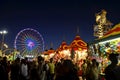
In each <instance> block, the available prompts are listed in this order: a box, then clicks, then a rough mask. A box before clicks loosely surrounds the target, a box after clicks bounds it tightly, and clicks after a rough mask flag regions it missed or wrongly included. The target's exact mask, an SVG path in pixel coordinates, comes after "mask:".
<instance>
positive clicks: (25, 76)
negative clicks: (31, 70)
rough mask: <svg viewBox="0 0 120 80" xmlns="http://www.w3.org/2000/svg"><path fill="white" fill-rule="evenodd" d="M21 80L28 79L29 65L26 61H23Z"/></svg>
mask: <svg viewBox="0 0 120 80" xmlns="http://www.w3.org/2000/svg"><path fill="white" fill-rule="evenodd" d="M21 78H22V80H27V79H28V65H27V62H26V60H25V59H22V60H21Z"/></svg>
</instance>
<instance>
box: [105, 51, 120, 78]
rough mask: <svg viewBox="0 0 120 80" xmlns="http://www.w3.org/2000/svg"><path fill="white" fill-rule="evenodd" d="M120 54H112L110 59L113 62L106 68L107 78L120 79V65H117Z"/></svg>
mask: <svg viewBox="0 0 120 80" xmlns="http://www.w3.org/2000/svg"><path fill="white" fill-rule="evenodd" d="M117 56H118V54H114V53H112V54H110V55H109V60H110V61H111V64H110V65H108V66H107V67H106V68H105V79H106V80H120V76H119V74H120V67H119V66H118V65H117V63H118V57H117Z"/></svg>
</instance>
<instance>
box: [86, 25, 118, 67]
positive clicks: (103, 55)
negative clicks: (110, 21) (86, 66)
mask: <svg viewBox="0 0 120 80" xmlns="http://www.w3.org/2000/svg"><path fill="white" fill-rule="evenodd" d="M88 45H89V46H88V52H89V56H90V57H91V58H95V59H97V60H98V62H101V63H102V64H103V68H105V67H106V66H108V65H109V64H110V61H109V60H108V56H109V54H111V53H114V54H120V24H117V25H115V26H114V27H113V28H112V29H111V30H110V31H108V32H107V33H106V34H105V35H104V36H103V37H101V38H100V39H97V40H95V41H93V42H91V43H89V44H88Z"/></svg>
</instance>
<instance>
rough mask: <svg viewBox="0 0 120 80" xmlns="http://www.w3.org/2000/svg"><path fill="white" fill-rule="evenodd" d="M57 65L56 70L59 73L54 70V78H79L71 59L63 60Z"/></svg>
mask: <svg viewBox="0 0 120 80" xmlns="http://www.w3.org/2000/svg"><path fill="white" fill-rule="evenodd" d="M58 66H59V67H58V68H57V71H59V72H60V73H59V72H57V71H56V73H57V75H56V77H55V80H79V76H78V74H77V70H76V69H75V65H74V64H73V63H72V61H71V60H64V61H63V63H62V64H59V65H58ZM59 69H60V70H61V71H60V70H59Z"/></svg>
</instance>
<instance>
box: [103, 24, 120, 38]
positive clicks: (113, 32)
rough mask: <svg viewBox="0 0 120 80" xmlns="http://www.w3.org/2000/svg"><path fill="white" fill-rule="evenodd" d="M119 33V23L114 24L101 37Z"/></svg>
mask: <svg viewBox="0 0 120 80" xmlns="http://www.w3.org/2000/svg"><path fill="white" fill-rule="evenodd" d="M117 34H120V24H117V25H115V26H114V27H113V28H112V29H111V30H110V31H108V32H107V33H106V34H105V35H104V36H103V37H102V38H106V37H109V36H114V35H117Z"/></svg>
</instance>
